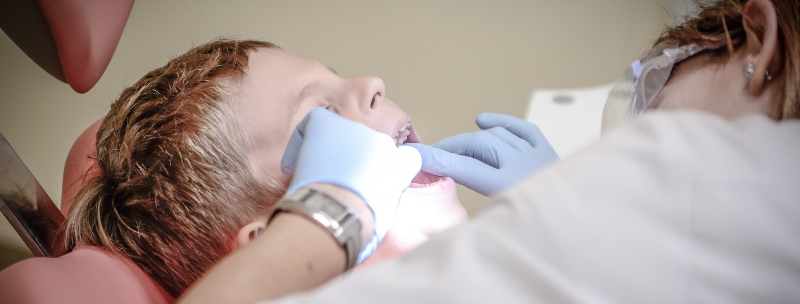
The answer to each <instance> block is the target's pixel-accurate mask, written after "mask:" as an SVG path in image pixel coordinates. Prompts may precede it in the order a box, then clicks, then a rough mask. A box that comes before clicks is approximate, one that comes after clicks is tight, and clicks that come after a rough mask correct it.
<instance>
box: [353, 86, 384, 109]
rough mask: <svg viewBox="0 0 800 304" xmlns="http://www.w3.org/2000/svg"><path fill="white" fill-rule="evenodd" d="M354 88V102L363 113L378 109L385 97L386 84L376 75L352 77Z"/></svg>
mask: <svg viewBox="0 0 800 304" xmlns="http://www.w3.org/2000/svg"><path fill="white" fill-rule="evenodd" d="M353 82H354V86H355V89H356V94H355V95H356V96H355V97H356V102H357V104H358V107H359V109H360V110H361V111H362V112H364V113H369V112H371V111H373V110H377V109H380V108H381V107H382V106H383V103H384V98H385V97H386V84H384V83H383V79H380V78H378V77H360V78H356V79H353Z"/></svg>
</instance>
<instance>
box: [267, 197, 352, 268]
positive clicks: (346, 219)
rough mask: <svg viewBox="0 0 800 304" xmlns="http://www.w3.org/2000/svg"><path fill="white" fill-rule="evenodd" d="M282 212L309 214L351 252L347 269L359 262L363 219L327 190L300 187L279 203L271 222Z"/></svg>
mask: <svg viewBox="0 0 800 304" xmlns="http://www.w3.org/2000/svg"><path fill="white" fill-rule="evenodd" d="M282 211H288V212H294V213H298V214H301V215H305V216H306V217H308V218H309V219H312V220H313V221H315V222H317V223H319V224H320V225H322V227H324V228H325V229H326V230H328V231H329V232H330V233H331V234H332V235H333V237H334V238H336V241H338V242H339V244H340V245H342V247H344V249H345V251H346V252H347V265H346V268H345V269H346V270H350V269H351V268H353V266H355V265H356V261H357V260H358V255H359V253H360V252H361V220H360V219H359V218H358V215H357V214H356V212H355V211H353V209H350V207H348V206H347V205H345V204H342V203H341V202H339V201H338V200H337V199H335V198H333V197H331V196H329V195H327V194H325V193H324V192H321V191H317V190H314V189H311V188H300V189H297V190H296V191H294V192H292V193H290V194H289V195H286V196H285V197H283V198H282V199H281V200H280V201H278V203H277V204H275V208H274V209H273V210H272V214H271V215H270V216H269V219H268V220H267V223H269V221H271V220H272V218H273V217H275V215H276V214H278V213H279V212H282Z"/></svg>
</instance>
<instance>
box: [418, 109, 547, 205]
mask: <svg viewBox="0 0 800 304" xmlns="http://www.w3.org/2000/svg"><path fill="white" fill-rule="evenodd" d="M475 122H476V123H477V124H478V127H480V128H481V129H482V130H483V131H478V132H473V133H466V134H459V135H456V136H453V137H449V138H446V139H444V140H442V141H440V142H438V143H436V144H434V145H432V146H426V145H422V144H409V145H410V146H412V147H414V148H417V149H418V150H419V152H420V154H422V171H426V172H430V173H433V174H436V175H441V176H450V177H452V178H453V179H454V180H455V181H456V182H457V183H459V184H462V185H464V186H466V187H467V188H470V189H472V190H475V191H477V192H478V193H481V194H483V195H485V196H492V195H494V194H495V193H497V192H499V191H501V190H503V189H505V188H507V187H509V186H511V185H513V184H515V183H516V182H518V181H519V180H521V179H522V178H524V177H525V176H527V175H529V174H531V173H533V172H534V171H536V170H538V169H539V168H541V167H543V166H545V165H547V164H549V163H550V162H552V161H554V160H557V159H558V155H557V154H556V152H555V151H554V150H553V147H552V146H550V143H549V142H548V141H547V139H546V138H545V137H544V134H542V131H540V130H539V128H538V127H536V125H534V124H532V123H529V122H527V121H524V120H521V119H519V118H516V117H513V116H508V115H502V114H495V113H483V114H481V115H478V117H477V119H476V120H475Z"/></svg>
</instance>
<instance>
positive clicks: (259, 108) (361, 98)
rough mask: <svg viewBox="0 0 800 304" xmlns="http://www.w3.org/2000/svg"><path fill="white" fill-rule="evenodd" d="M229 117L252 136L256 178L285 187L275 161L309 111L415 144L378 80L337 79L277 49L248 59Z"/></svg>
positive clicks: (315, 64)
mask: <svg viewBox="0 0 800 304" xmlns="http://www.w3.org/2000/svg"><path fill="white" fill-rule="evenodd" d="M233 104H234V114H235V116H236V118H237V119H239V122H240V124H241V125H242V126H244V128H245V132H247V133H250V134H252V138H253V149H252V151H251V153H250V162H251V164H252V165H253V167H254V169H255V171H256V174H257V177H258V178H260V179H263V180H278V181H280V182H283V183H285V184H288V181H289V177H288V176H285V175H283V174H282V173H281V170H280V160H281V157H282V156H283V152H284V150H285V149H286V145H287V144H288V142H289V137H290V136H291V134H292V132H293V131H294V128H295V126H296V125H297V124H298V123H299V122H300V120H302V119H303V117H305V115H306V114H307V113H308V112H309V111H310V110H311V109H313V108H318V107H322V108H328V109H330V110H331V111H333V112H335V113H337V114H339V115H341V116H343V117H345V118H348V119H351V120H354V121H357V122H361V123H363V124H365V125H367V126H369V127H371V128H372V129H374V130H377V131H379V132H382V133H385V134H388V135H389V136H392V137H393V138H395V139H396V141H398V142H399V144H401V143H403V142H418V141H419V140H418V139H417V136H416V134H415V133H414V131H413V127H408V131H404V132H399V130H400V129H402V128H403V127H404V126H407V125H410V123H411V118H410V117H409V116H408V114H407V113H406V112H404V111H403V110H402V109H400V108H399V107H398V106H397V105H396V104H394V102H392V101H391V100H389V99H387V98H386V88H385V85H384V83H383V80H381V79H380V78H376V77H359V78H341V77H339V76H338V75H337V74H336V73H335V72H334V71H332V70H331V69H329V68H327V67H326V66H324V65H322V64H320V63H318V62H316V61H312V60H309V59H306V58H302V57H298V56H296V55H293V54H291V53H288V52H286V51H283V50H280V49H271V48H262V49H259V50H257V51H254V52H252V53H251V54H250V59H249V63H248V67H247V70H246V73H245V76H244V78H243V79H242V81H241V86H240V88H239V92H238V95H236V96H234V103H233Z"/></svg>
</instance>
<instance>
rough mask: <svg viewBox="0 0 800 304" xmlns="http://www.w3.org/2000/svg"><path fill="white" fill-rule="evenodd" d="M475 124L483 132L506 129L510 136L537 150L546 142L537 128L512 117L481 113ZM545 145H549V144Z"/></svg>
mask: <svg viewBox="0 0 800 304" xmlns="http://www.w3.org/2000/svg"><path fill="white" fill-rule="evenodd" d="M475 123H477V124H478V127H480V128H481V129H484V130H485V129H489V128H494V127H501V128H504V129H507V130H508V131H509V132H511V133H512V134H514V135H516V136H517V137H519V138H522V139H523V140H525V141H527V142H528V143H530V145H531V146H532V147H534V148H538V147H539V146H540V144H542V141H546V139H545V137H544V134H543V133H542V131H541V130H539V127H537V126H536V125H535V124H532V123H530V122H527V121H525V120H522V119H519V118H516V117H514V116H510V115H505V114H497V113H483V114H480V115H478V117H477V118H475ZM546 144H547V145H549V143H546Z"/></svg>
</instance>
